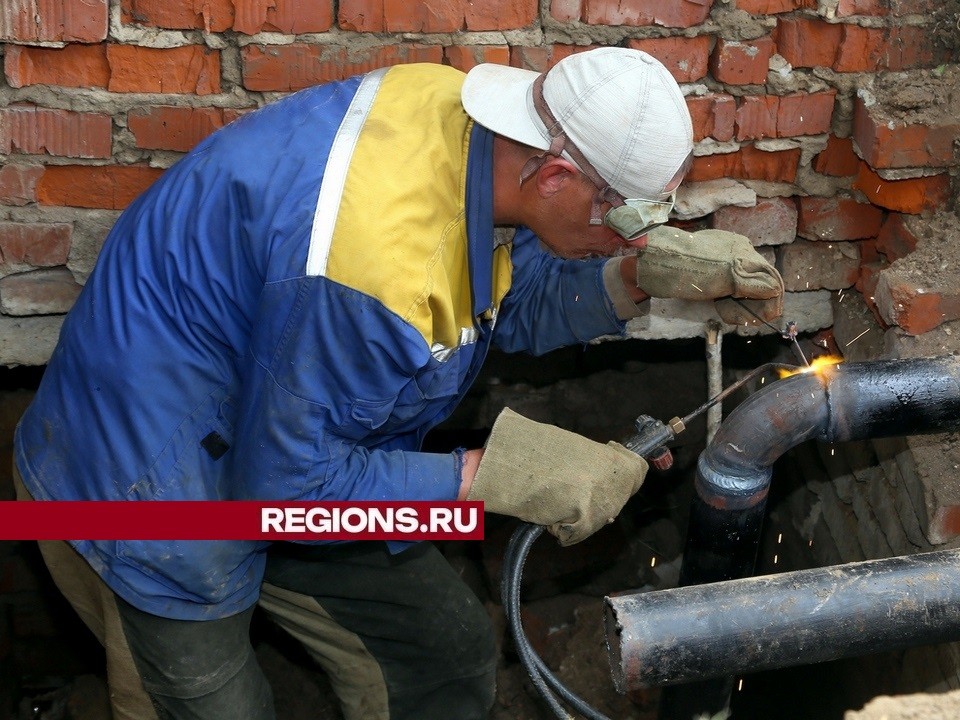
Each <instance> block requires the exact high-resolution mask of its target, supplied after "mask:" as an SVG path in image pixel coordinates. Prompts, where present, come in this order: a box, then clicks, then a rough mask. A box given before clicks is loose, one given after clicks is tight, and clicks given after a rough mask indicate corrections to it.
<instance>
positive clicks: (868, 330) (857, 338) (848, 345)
mask: <svg viewBox="0 0 960 720" xmlns="http://www.w3.org/2000/svg"><path fill="white" fill-rule="evenodd" d="M870 299H871V300H873V298H870ZM868 332H870V328H867V329H866V330H864V331H863V332H862V333H860V334H859V335H857V336H856V337H855V338H854V339H853V340H851V341H850V342H848V343H847V344H846V345H844V347H850V346H851V345H853V344H854V343H855V342H856V341H857V340H859V339H860V338H862V337H863V336H864V335H866V334H867V333H868Z"/></svg>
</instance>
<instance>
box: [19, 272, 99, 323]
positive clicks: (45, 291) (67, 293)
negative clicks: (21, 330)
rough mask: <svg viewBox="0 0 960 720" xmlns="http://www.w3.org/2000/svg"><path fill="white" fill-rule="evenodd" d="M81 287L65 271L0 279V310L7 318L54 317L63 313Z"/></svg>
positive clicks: (21, 274)
mask: <svg viewBox="0 0 960 720" xmlns="http://www.w3.org/2000/svg"><path fill="white" fill-rule="evenodd" d="M80 290H81V286H80V284H79V283H77V281H76V280H75V279H74V277H73V273H71V272H70V271H69V270H67V268H65V267H58V268H51V269H45V270H33V271H31V272H25V273H18V274H16V275H7V276H6V277H4V278H0V310H2V311H3V312H4V313H5V314H7V315H13V316H17V317H24V316H27V315H54V314H57V313H65V312H67V311H68V310H69V309H70V308H71V306H72V305H73V303H74V301H75V300H76V299H77V295H79V294H80Z"/></svg>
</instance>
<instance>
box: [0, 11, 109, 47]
mask: <svg viewBox="0 0 960 720" xmlns="http://www.w3.org/2000/svg"><path fill="white" fill-rule="evenodd" d="M107 9H108V5H107V0H4V1H3V2H2V3H0V40H6V41H10V42H20V43H31V42H81V43H95V42H100V41H101V40H103V39H104V38H106V37H107Z"/></svg>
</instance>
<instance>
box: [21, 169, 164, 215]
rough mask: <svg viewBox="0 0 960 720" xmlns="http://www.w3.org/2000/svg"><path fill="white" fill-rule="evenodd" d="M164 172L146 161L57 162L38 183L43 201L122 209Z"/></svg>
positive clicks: (52, 203) (53, 203) (43, 202)
mask: <svg viewBox="0 0 960 720" xmlns="http://www.w3.org/2000/svg"><path fill="white" fill-rule="evenodd" d="M162 174H163V170H160V169H159V168H152V167H147V166H145V165H107V166H91V165H56V166H49V167H47V168H46V169H45V170H44V172H43V176H42V177H41V178H40V181H39V182H38V183H37V199H38V200H39V202H40V204H41V205H66V206H68V207H83V208H103V209H106V210H122V209H123V208H125V207H126V206H127V205H129V204H130V203H131V202H132V201H133V200H134V199H135V198H136V197H137V196H138V195H139V194H140V193H142V192H143V191H144V190H146V189H147V188H148V187H150V184H151V183H153V181H154V180H156V179H157V178H158V177H160V176H161V175H162Z"/></svg>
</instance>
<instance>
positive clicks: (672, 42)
mask: <svg viewBox="0 0 960 720" xmlns="http://www.w3.org/2000/svg"><path fill="white" fill-rule="evenodd" d="M627 46H628V47H631V48H634V49H636V50H643V51H644V52H646V53H650V54H651V55H653V56H654V57H655V58H656V59H657V60H659V61H660V62H662V63H663V64H664V66H665V67H666V68H667V70H669V71H670V74H671V75H673V78H674V80H676V81H677V82H679V83H689V82H695V81H697V80H699V79H700V78H702V77H704V76H705V75H706V74H707V64H708V62H709V60H710V36H709V35H698V36H697V37H692V38H685V37H668V38H649V39H647V40H629V41H628V42H627Z"/></svg>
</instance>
